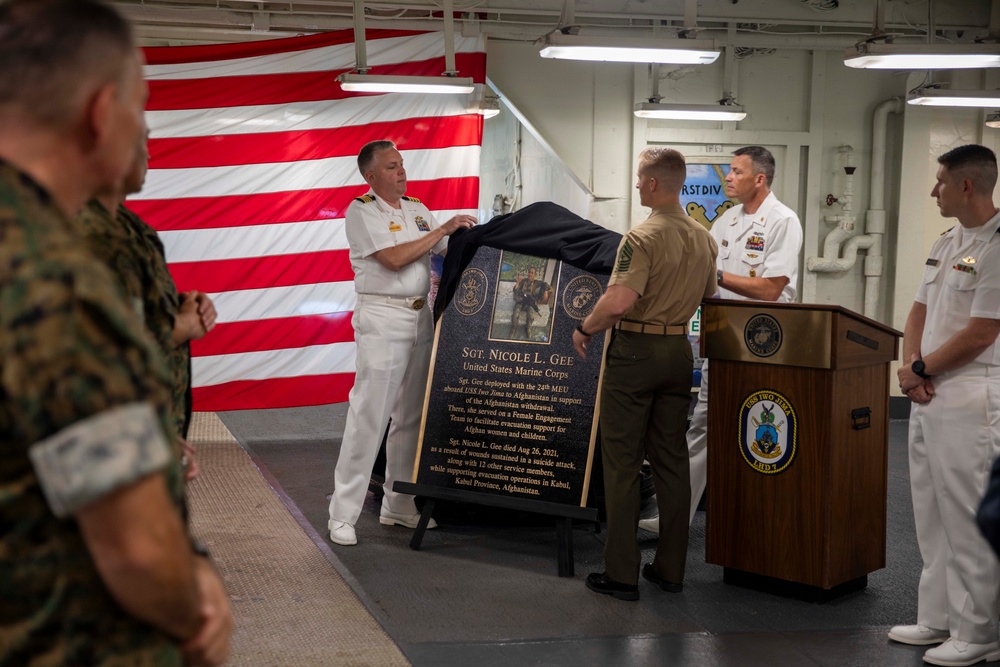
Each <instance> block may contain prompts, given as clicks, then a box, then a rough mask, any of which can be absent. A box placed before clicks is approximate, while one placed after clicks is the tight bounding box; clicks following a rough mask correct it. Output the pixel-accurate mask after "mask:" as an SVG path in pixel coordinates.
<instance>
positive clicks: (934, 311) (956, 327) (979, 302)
mask: <svg viewBox="0 0 1000 667" xmlns="http://www.w3.org/2000/svg"><path fill="white" fill-rule="evenodd" d="M998 228H1000V213H997V214H996V215H994V216H993V217H992V218H990V219H989V221H988V222H987V223H986V224H984V225H983V226H981V227H978V228H976V229H965V228H964V227H962V225H955V226H954V227H952V228H951V229H949V230H948V231H947V232H945V233H944V234H942V235H941V238H939V239H938V240H937V241H935V242H934V245H933V247H931V252H930V256H929V257H928V258H927V262H926V265H925V267H924V279H923V281H922V282H921V283H920V289H919V290H918V291H917V296H916V300H917V301H918V302H920V303H922V304H925V305H926V306H927V317H926V319H925V321H924V333H923V337H922V338H921V339H920V354H921V356H925V355H927V354H930V353H931V352H933V351H934V350H936V349H938V348H939V347H941V346H942V345H943V344H944V343H945V342H946V341H948V340H949V339H950V338H951V337H952V336H954V335H955V334H956V333H958V332H959V331H961V330H962V329H963V328H964V327H965V326H966V325H967V324H968V323H969V318H970V317H982V318H987V319H1000V234H998V233H997V229H998ZM998 363H1000V346H998V345H997V343H996V342H994V343H993V344H992V345H990V346H989V347H988V348H986V349H985V350H983V352H981V353H980V354H979V356H978V357H976V358H975V359H974V360H972V361H971V362H969V364H967V366H976V365H978V366H983V365H986V366H997V365H998ZM958 372H961V369H959V371H958Z"/></svg>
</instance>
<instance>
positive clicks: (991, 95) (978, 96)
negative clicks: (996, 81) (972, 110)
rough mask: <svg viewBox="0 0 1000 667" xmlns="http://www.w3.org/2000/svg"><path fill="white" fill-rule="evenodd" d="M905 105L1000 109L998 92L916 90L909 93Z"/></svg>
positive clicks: (940, 89) (999, 91)
mask: <svg viewBox="0 0 1000 667" xmlns="http://www.w3.org/2000/svg"><path fill="white" fill-rule="evenodd" d="M906 103H907V104H916V105H920V106H931V107H1000V90H950V89H948V88H926V87H925V88H916V89H914V90H912V91H910V94H909V95H908V96H907V99H906Z"/></svg>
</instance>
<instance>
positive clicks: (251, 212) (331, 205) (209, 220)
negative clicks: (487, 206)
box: [127, 176, 479, 231]
mask: <svg viewBox="0 0 1000 667" xmlns="http://www.w3.org/2000/svg"><path fill="white" fill-rule="evenodd" d="M366 192H368V186H367V185H352V186H347V187H343V188H324V189H320V190H295V191H291V192H269V193H265V194H259V195H230V196H228V197H189V198H184V199H139V200H135V201H129V202H127V204H128V207H129V208H130V209H132V211H134V212H135V213H136V215H138V216H139V217H140V218H142V219H143V220H145V221H146V222H148V223H149V224H150V225H152V226H153V228H154V229H156V230H159V231H173V230H181V229H216V228H225V227H244V226H250V225H267V224H276V223H285V222H305V221H309V220H331V219H335V218H343V217H344V215H345V214H346V212H347V207H348V206H349V205H350V203H351V200H352V199H354V198H355V197H360V196H361V195H363V194H365V193H366ZM406 194H407V195H409V196H411V197H417V198H418V199H420V200H421V201H423V202H424V204H425V205H429V207H430V208H432V209H440V210H453V209H476V208H478V207H479V177H477V176H468V177H465V178H441V179H437V180H432V181H410V182H409V184H408V187H407V192H406ZM438 222H441V223H443V222H445V221H444V220H439V221H438Z"/></svg>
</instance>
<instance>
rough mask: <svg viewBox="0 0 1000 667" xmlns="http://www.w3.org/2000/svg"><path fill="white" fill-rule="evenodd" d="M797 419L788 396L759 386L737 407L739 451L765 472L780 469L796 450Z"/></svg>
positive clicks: (756, 468)
mask: <svg viewBox="0 0 1000 667" xmlns="http://www.w3.org/2000/svg"><path fill="white" fill-rule="evenodd" d="M798 427H799V424H798V418H797V417H796V416H795V409H794V408H793V407H792V404H791V403H789V402H788V399H787V398H785V397H784V396H782V395H781V394H779V393H778V392H776V391H771V390H770V389H762V390H760V391H755V392H754V393H752V394H750V395H749V396H747V398H746V400H744V401H743V407H742V408H741V410H740V453H741V454H742V455H743V460H744V461H746V462H747V465H749V466H750V467H751V468H753V469H754V470H756V471H757V472H761V473H764V474H765V475H772V474H774V473H779V472H782V471H783V470H785V469H787V468H788V466H790V465H791V464H792V461H793V460H794V459H795V453H796V451H798V436H799V434H798Z"/></svg>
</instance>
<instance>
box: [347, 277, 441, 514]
mask: <svg viewBox="0 0 1000 667" xmlns="http://www.w3.org/2000/svg"><path fill="white" fill-rule="evenodd" d="M351 323H352V325H353V326H354V338H355V341H356V345H357V361H356V363H355V377H354V387H353V388H352V389H351V394H350V397H349V400H350V406H349V408H348V411H347V423H346V425H345V427H344V438H343V441H342V443H341V445H340V457H339V458H338V459H337V469H336V471H335V472H334V485H335V486H334V490H333V497H332V498H331V499H330V518H331V519H333V520H334V521H346V522H347V523H349V524H352V525H353V524H355V523H357V521H358V517H359V516H361V507H362V505H364V502H365V494H366V493H367V492H368V480H369V479H370V478H371V471H372V465H374V463H375V458H376V457H377V456H378V450H379V446H380V445H381V444H382V434H383V433H384V432H385V426H386V424H387V423H388V422H389V417H390V416H391V417H392V427H391V428H390V429H389V438H388V441H387V442H386V466H385V485H384V489H385V498H384V499H383V500H382V506H383V507H384V508H385V509H387V510H389V511H390V512H398V513H400V514H414V513H415V512H416V511H417V508H416V505H414V503H413V496H411V495H407V494H400V493H396V492H395V491H393V490H392V485H393V482H395V481H396V480H403V481H410V479H411V478H412V476H413V463H414V459H415V458H416V454H417V437H418V435H419V429H420V417H421V414H422V413H423V406H424V394H425V392H426V391H427V372H428V368H429V366H430V358H431V346H432V343H433V324H432V316H431V312H430V308H428V307H427V306H426V305H425V306H424V307H423V308H421V309H420V310H412V309H411V308H409V307H408V306H406V305H404V304H403V303H402V299H391V300H390V299H387V298H386V297H379V296H373V295H368V294H359V295H358V301H357V305H356V306H355V307H354V317H353V318H352V320H351Z"/></svg>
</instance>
